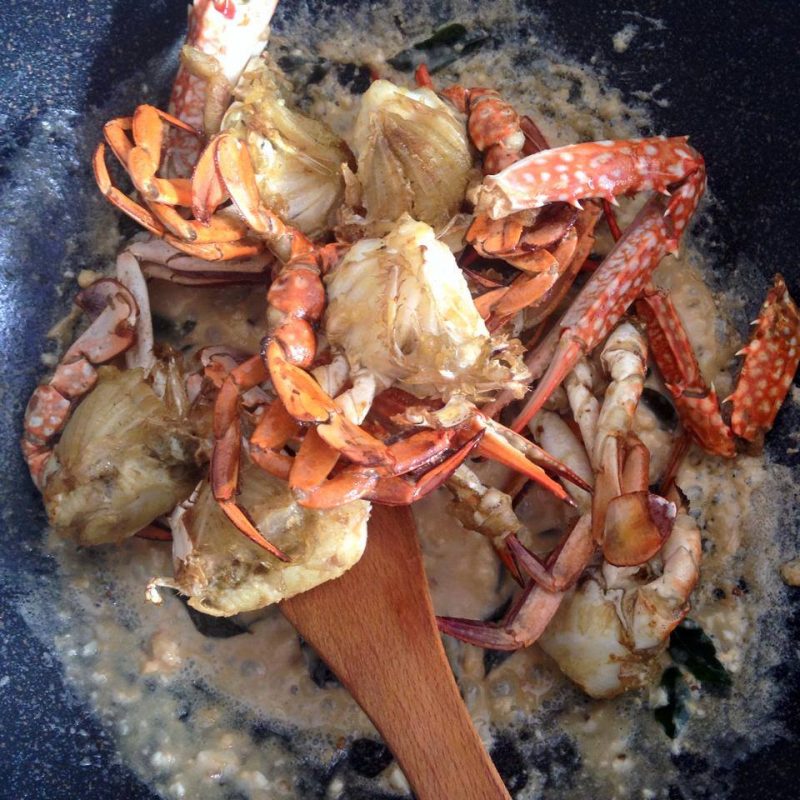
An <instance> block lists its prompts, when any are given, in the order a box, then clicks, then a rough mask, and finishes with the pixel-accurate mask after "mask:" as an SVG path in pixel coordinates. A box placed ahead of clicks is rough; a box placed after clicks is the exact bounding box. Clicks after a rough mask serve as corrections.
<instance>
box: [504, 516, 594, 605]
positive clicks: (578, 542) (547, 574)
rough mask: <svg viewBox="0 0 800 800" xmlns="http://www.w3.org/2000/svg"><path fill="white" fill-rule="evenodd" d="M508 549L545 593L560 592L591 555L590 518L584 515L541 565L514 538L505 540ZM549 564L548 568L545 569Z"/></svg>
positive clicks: (579, 572) (592, 546) (579, 573)
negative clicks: (545, 590)
mask: <svg viewBox="0 0 800 800" xmlns="http://www.w3.org/2000/svg"><path fill="white" fill-rule="evenodd" d="M508 549H509V550H510V551H511V553H512V554H513V556H514V557H515V558H516V559H517V563H518V564H519V566H520V567H521V568H522V569H523V570H524V572H525V573H526V574H527V575H529V576H530V577H531V578H532V579H533V580H534V581H536V583H538V584H539V585H540V586H541V587H542V588H543V589H547V591H548V592H564V591H566V590H567V589H569V587H570V586H572V585H573V584H574V583H575V581H577V580H578V578H579V577H580V575H581V573H582V572H583V570H584V569H586V565H587V564H588V563H589V561H590V560H591V558H592V556H593V555H594V552H595V542H594V539H593V538H592V525H591V515H590V514H584V515H583V516H582V517H581V518H580V519H579V520H578V522H577V523H576V524H575V527H574V528H573V529H572V530H571V531H570V533H569V534H568V535H567V537H566V538H565V539H564V541H563V542H562V543H561V546H560V547H559V548H558V549H557V550H555V551H553V553H551V555H550V557H549V558H548V559H547V563H544V564H543V563H542V562H541V561H540V560H539V559H538V558H536V556H535V555H533V553H531V551H530V550H528V548H527V547H525V545H523V544H522V542H520V541H519V539H517V537H516V536H510V537H509V538H508ZM548 565H549V566H548Z"/></svg>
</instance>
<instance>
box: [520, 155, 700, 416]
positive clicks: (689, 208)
mask: <svg viewBox="0 0 800 800" xmlns="http://www.w3.org/2000/svg"><path fill="white" fill-rule="evenodd" d="M677 141H678V142H680V143H681V144H683V140H682V139H679V140H677ZM583 146H584V145H577V146H576V147H583ZM561 149H562V150H568V149H569V148H561ZM549 152H551V153H558V152H559V151H557V150H553V151H549ZM561 158H563V154H562V156H561ZM698 158H699V156H698ZM525 160H527V159H525ZM519 163H523V162H519ZM700 163H701V164H702V162H700ZM579 171H580V170H579ZM545 174H547V173H545ZM684 178H685V180H684V182H683V183H681V184H680V186H679V187H678V188H677V189H676V190H675V192H674V193H673V195H672V197H671V199H670V200H669V201H667V200H666V198H664V197H660V196H656V197H653V198H652V199H651V200H649V201H648V202H647V204H646V205H645V206H644V208H643V209H642V210H641V211H640V212H639V214H638V215H637V217H636V219H635V220H634V222H633V223H632V224H631V226H630V227H629V228H628V229H627V230H626V232H625V234H624V235H623V237H622V238H621V239H620V240H619V241H618V242H617V244H616V245H615V246H614V248H613V250H612V251H611V252H610V253H609V254H608V256H606V258H605V259H604V260H603V263H602V264H601V265H600V266H599V267H598V268H597V270H595V272H594V273H593V274H592V276H591V277H590V278H589V280H588V281H587V283H586V285H585V286H584V287H583V289H582V290H581V292H580V293H579V295H578V297H577V298H576V300H575V302H574V303H573V305H572V306H571V307H570V309H569V310H568V311H567V313H566V314H565V315H564V316H563V317H562V319H561V320H560V321H559V323H558V324H557V326H556V328H555V330H556V331H557V333H556V334H555V335H556V336H558V344H557V346H556V350H555V354H554V356H553V358H552V360H551V361H550V366H549V368H548V369H547V372H546V373H545V374H544V376H543V377H542V379H541V380H540V381H539V383H538V385H537V386H536V390H535V391H534V393H533V394H532V395H531V397H530V398H529V399H528V401H527V403H526V404H525V407H524V408H523V410H522V411H521V412H520V414H519V416H518V417H517V418H516V419H515V420H514V422H513V424H512V427H513V428H514V430H521V429H522V428H523V427H524V426H525V425H526V424H527V422H528V420H530V419H531V417H533V415H534V414H536V412H537V411H538V410H539V409H540V408H541V407H542V406H543V405H544V403H545V402H546V401H547V399H548V398H549V397H550V395H551V394H552V392H553V391H554V390H555V388H556V387H557V386H559V385H560V383H561V382H562V381H563V380H564V378H565V377H566V376H567V374H568V373H569V372H571V371H572V369H573V368H574V367H575V364H577V362H578V361H579V360H580V358H581V356H583V355H585V354H586V353H588V352H589V351H590V350H592V349H593V348H594V347H595V345H597V344H598V343H599V342H601V341H602V340H603V339H604V338H605V337H606V336H607V335H608V333H609V332H610V331H611V329H612V328H613V327H614V326H615V325H616V324H617V322H618V321H619V319H620V317H621V316H622V315H623V314H624V313H625V311H627V309H628V307H629V306H630V305H631V303H632V302H633V301H634V300H635V299H636V298H637V297H638V296H639V295H640V293H641V291H642V289H643V287H644V285H645V282H646V281H647V280H648V279H649V277H650V275H651V274H652V272H653V271H654V270H655V268H656V267H657V266H658V264H659V262H660V261H661V259H662V257H663V256H664V255H666V254H667V253H672V252H675V250H676V249H677V246H678V240H679V238H680V235H681V233H682V232H683V230H684V228H685V227H686V224H687V223H688V221H689V218H690V217H691V216H692V214H693V213H694V210H695V208H696V207H697V203H698V202H699V199H700V196H701V195H702V192H703V189H704V188H705V172H704V170H703V168H702V166H697V167H696V168H695V169H694V171H693V172H691V173H690V174H689V175H685V176H684ZM642 180H643V181H645V182H646V183H649V184H651V185H652V182H653V178H652V177H649V176H648V177H643V179H642ZM532 191H535V187H534V188H533V189H532ZM548 345H549V343H548V342H547V340H546V341H545V342H544V343H543V344H542V345H540V347H546V346H548Z"/></svg>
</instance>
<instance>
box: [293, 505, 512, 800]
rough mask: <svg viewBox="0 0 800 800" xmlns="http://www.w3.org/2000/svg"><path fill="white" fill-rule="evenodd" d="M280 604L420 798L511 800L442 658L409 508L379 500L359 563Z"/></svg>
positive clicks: (420, 799) (441, 649) (436, 799)
mask: <svg viewBox="0 0 800 800" xmlns="http://www.w3.org/2000/svg"><path fill="white" fill-rule="evenodd" d="M281 610H282V611H283V613H284V614H285V615H286V617H287V618H288V619H289V621H290V622H291V623H292V624H293V625H294V626H295V628H297V630H298V631H299V632H300V634H301V636H302V637H303V638H304V639H305V640H306V641H307V642H309V644H311V646H312V647H313V648H314V649H315V650H316V651H317V652H318V653H319V655H320V656H321V657H322V658H323V659H324V660H325V662H326V663H327V664H328V666H329V667H330V668H331V669H332V670H333V671H334V672H335V673H336V675H337V676H338V678H339V680H340V681H341V682H342V683H343V684H344V685H345V686H346V687H347V689H348V690H349V691H350V693H351V694H352V695H353V697H354V699H355V700H356V702H357V703H358V704H359V705H360V706H361V708H363V709H364V711H365V712H366V714H367V716H368V717H369V718H370V719H371V720H372V722H373V724H374V725H375V727H376V728H377V729H378V730H379V731H380V733H381V736H383V738H384V740H385V741H386V743H387V744H388V745H389V747H390V748H391V750H392V752H393V753H394V755H395V757H396V758H397V761H398V762H399V764H400V767H401V768H402V770H403V772H404V773H405V775H406V777H407V778H408V781H409V783H410V784H411V787H412V789H413V790H414V793H415V794H416V796H417V798H418V800H502V799H503V798H505V800H508V799H509V794H508V792H507V791H506V789H505V787H504V786H503V782H502V781H501V780H500V776H499V775H498V774H497V771H496V770H495V768H494V765H493V764H492V762H491V759H490V758H489V756H488V754H487V753H486V750H485V749H484V747H483V744H482V743H481V740H480V738H479V737H478V734H477V732H476V731H475V728H474V727H473V725H472V720H471V719H470V717H469V714H468V713H467V709H466V707H465V706H464V703H463V701H462V700H461V695H460V694H459V691H458V687H457V686H456V682H455V680H454V679H453V673H452V672H451V670H450V666H449V664H448V663H447V659H446V658H445V654H444V649H443V648H442V643H441V640H440V638H439V633H438V631H437V629H436V622H435V619H434V615H433V607H432V605H431V598H430V595H429V594H428V586H427V582H426V580H425V573H424V570H423V567H422V554H421V553H420V549H419V544H418V542H417V536H416V529H415V526H414V519H413V517H412V516H411V511H410V510H409V509H408V508H407V507H406V508H386V507H385V506H374V507H373V510H372V518H371V520H370V523H369V541H368V544H367V549H366V552H365V553H364V555H363V557H362V558H361V560H360V561H359V562H358V564H356V566H355V567H353V568H352V569H351V570H350V571H349V572H347V573H346V574H345V575H343V576H342V577H341V578H339V579H337V580H335V581H329V582H328V583H325V584H323V585H322V586H319V587H317V588H316V589H312V590H311V591H310V592H305V593H304V594H301V595H298V596H297V597H293V598H291V599H290V600H285V601H284V602H283V603H281Z"/></svg>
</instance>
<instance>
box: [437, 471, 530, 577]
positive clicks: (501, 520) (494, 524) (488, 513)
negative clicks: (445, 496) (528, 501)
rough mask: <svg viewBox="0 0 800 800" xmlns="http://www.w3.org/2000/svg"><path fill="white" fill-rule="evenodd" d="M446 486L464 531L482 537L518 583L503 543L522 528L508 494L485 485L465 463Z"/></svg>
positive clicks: (510, 557) (506, 548) (514, 568)
mask: <svg viewBox="0 0 800 800" xmlns="http://www.w3.org/2000/svg"><path fill="white" fill-rule="evenodd" d="M446 486H447V488H448V489H449V490H450V492H451V493H452V494H453V505H452V508H453V513H454V514H455V516H456V518H457V519H458V521H459V522H460V523H461V524H462V525H463V526H464V527H465V528H467V530H471V531H476V532H477V533H480V534H481V535H482V536H486V537H487V538H488V539H489V541H490V542H491V543H492V546H493V547H494V549H495V550H496V551H497V554H498V556H500V559H501V560H502V562H503V564H504V566H505V568H506V569H507V570H508V571H509V572H510V573H511V575H512V576H513V578H514V580H516V581H517V582H518V583H522V580H521V578H520V574H519V570H518V569H517V565H516V563H515V562H514V559H513V558H512V556H511V553H510V552H509V549H508V545H507V544H506V541H507V540H508V539H509V538H510V537H513V534H515V533H516V532H517V531H518V530H520V528H522V523H521V522H520V521H519V518H518V517H517V515H516V514H515V513H514V509H513V508H512V505H511V497H510V496H509V495H508V494H506V493H505V492H501V491H500V490H499V489H496V488H494V487H493V486H485V485H484V484H483V482H482V481H481V480H480V479H479V478H478V476H477V475H476V474H475V473H474V472H473V471H472V470H471V469H470V468H469V467H468V466H466V464H461V466H459V468H458V469H457V470H456V471H455V472H454V473H453V474H452V475H451V476H450V478H449V479H448V481H447V483H446Z"/></svg>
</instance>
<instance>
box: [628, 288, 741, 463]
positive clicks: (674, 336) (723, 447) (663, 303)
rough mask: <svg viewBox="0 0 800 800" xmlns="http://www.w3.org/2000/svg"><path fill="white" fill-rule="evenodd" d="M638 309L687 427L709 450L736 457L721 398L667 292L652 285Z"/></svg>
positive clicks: (660, 367)
mask: <svg viewBox="0 0 800 800" xmlns="http://www.w3.org/2000/svg"><path fill="white" fill-rule="evenodd" d="M636 313H637V314H638V315H639V316H640V317H641V318H642V319H643V320H644V322H645V324H646V325H647V338H648V339H649V341H650V350H651V353H652V355H653V359H654V361H655V362H656V365H657V366H658V369H659V371H660V372H661V375H662V376H663V378H664V382H665V383H666V385H667V389H669V391H670V394H671V395H672V397H673V400H674V401H675V408H676V409H677V411H678V414H679V415H680V419H681V422H682V423H683V426H684V428H685V429H686V430H687V431H688V432H689V433H690V434H691V435H692V438H693V439H695V441H697V442H698V444H700V445H701V447H703V448H705V449H706V450H708V451H710V452H712V453H715V454H717V455H720V456H728V457H732V456H734V455H735V454H736V446H735V445H734V441H733V434H732V433H731V430H730V428H729V427H728V426H727V425H726V424H725V422H724V421H723V420H722V416H721V415H720V410H719V399H718V398H717V393H716V392H715V391H714V387H713V386H711V387H709V386H708V385H707V384H706V382H705V379H704V378H703V375H702V373H701V372H700V366H699V365H698V363H697V358H696V357H695V354H694V350H693V349H692V345H691V343H690V342H689V337H688V336H687V335H686V330H685V329H684V327H683V324H682V323H681V321H680V318H679V317H678V312H677V311H676V310H675V306H674V305H673V303H672V300H670V298H669V295H668V294H667V293H666V292H663V291H660V290H658V289H656V288H655V287H654V286H652V285H648V286H647V287H646V288H645V292H644V294H643V295H642V297H641V299H640V300H638V301H637V303H636Z"/></svg>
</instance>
